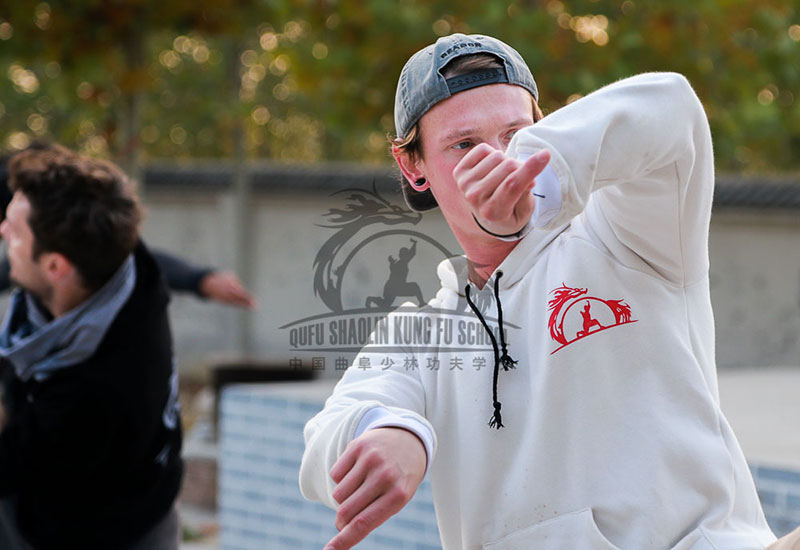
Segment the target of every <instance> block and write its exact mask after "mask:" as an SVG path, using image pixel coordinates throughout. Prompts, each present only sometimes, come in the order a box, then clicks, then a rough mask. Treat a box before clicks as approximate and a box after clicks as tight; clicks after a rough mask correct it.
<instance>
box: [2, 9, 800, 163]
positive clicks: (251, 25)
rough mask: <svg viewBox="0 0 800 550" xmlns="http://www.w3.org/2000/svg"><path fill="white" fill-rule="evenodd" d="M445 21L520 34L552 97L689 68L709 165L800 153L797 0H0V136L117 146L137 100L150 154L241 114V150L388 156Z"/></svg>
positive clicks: (464, 28)
mask: <svg viewBox="0 0 800 550" xmlns="http://www.w3.org/2000/svg"><path fill="white" fill-rule="evenodd" d="M455 31H459V32H466V33H485V34H491V35H494V36H497V37H498V38H501V39H503V40H505V41H506V42H508V43H510V44H511V45H513V46H514V47H516V48H517V49H518V50H519V51H520V53H521V54H522V55H523V57H524V58H525V59H526V60H527V61H528V63H529V65H530V66H531V68H532V70H533V73H534V76H535V77H536V80H537V83H538V85H539V88H540V90H541V95H542V97H541V104H542V107H543V108H544V110H545V111H546V112H547V111H553V110H555V109H557V108H559V107H560V106H562V105H564V104H565V103H567V102H569V101H571V100H573V99H575V98H577V97H579V96H581V95H584V94H586V93H588V92H590V91H591V90H593V89H595V88H597V87H598V86H601V85H603V84H606V83H609V82H612V81H614V80H616V79H618V78H621V77H624V76H627V75H630V74H634V73H637V72H642V71H652V70H673V71H678V72H681V73H683V74H685V75H686V76H687V77H688V78H689V80H690V81H691V82H692V84H693V86H694V87H695V89H696V90H697V92H698V95H699V96H700V97H701V99H702V100H703V102H704V105H705V107H706V110H707V112H708V115H709V118H710V122H711V126H712V131H713V133H714V137H715V147H716V159H717V166H718V168H720V169H724V170H737V171H750V172H752V171H761V172H764V171H788V170H796V169H797V168H798V167H800V155H797V154H796V152H797V151H798V150H800V5H798V2H797V0H792V1H791V2H788V1H782V2H781V1H777V0H761V1H759V2H753V1H744V0H673V1H671V2H657V1H654V0H624V1H619V0H615V1H611V0H575V1H567V0H563V1H560V0H549V1H544V2H539V1H532V0H517V1H513V2H512V1H508V0H507V1H504V2H499V1H497V2H495V1H492V2H473V3H465V2H458V3H457V2H453V1H443V0H435V1H421V0H406V1H404V2H399V1H394V0H282V1H275V0H260V1H246V0H192V1H191V2H189V1H188V0H170V1H168V2H165V1H156V0H126V1H122V0H105V1H104V0H73V1H71V2H66V1H60V2H55V1H53V2H50V3H44V2H42V3H38V4H37V3H35V2H34V3H29V2H9V3H3V4H2V6H0V70H1V71H0V146H3V147H10V148H14V147H20V146H23V145H24V144H25V143H26V142H27V141H29V140H31V139H34V138H37V137H49V138H52V139H56V140H59V141H62V142H64V143H67V144H69V145H72V146H77V147H80V148H82V149H84V150H87V151H89V152H92V153H95V154H104V155H110V156H118V155H119V154H121V148H123V147H125V146H126V143H125V142H124V141H123V140H121V139H120V134H121V133H122V132H123V126H124V125H125V124H126V123H125V113H126V112H133V113H135V118H136V121H135V122H136V124H135V126H134V127H133V128H134V130H135V138H136V143H135V144H134V146H136V147H138V148H139V150H140V152H141V155H142V156H143V157H145V158H158V157H169V158H176V157H177V158H188V157H212V158H220V157H229V156H232V155H234V154H235V148H236V139H235V135H236V133H235V129H236V128H237V127H240V128H241V127H243V129H244V149H245V152H246V155H247V156H248V157H250V158H266V159H292V160H302V161H317V160H357V161H364V162H387V161H388V158H389V157H388V154H387V145H386V135H387V134H388V133H391V132H392V131H393V127H394V124H393V119H392V108H393V102H394V88H395V85H396V82H397V77H398V75H399V72H400V69H401V67H402V65H403V63H404V62H405V60H406V59H407V58H408V57H409V56H410V55H411V54H412V53H413V52H415V51H416V50H418V49H420V48H421V47H423V46H425V45H427V44H429V43H431V42H432V41H434V40H435V39H436V38H437V36H440V35H444V34H449V33H450V32H455ZM131 106H134V107H135V110H133V111H130V108H133V107H131ZM126 109H128V111H126Z"/></svg>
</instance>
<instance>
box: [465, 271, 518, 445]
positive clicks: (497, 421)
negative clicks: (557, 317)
mask: <svg viewBox="0 0 800 550" xmlns="http://www.w3.org/2000/svg"><path fill="white" fill-rule="evenodd" d="M502 276H503V272H502V271H498V272H497V275H495V278H494V296H495V301H496V302H497V325H498V328H499V331H500V345H499V346H498V345H497V339H496V338H495V336H494V333H493V332H492V330H491V328H489V325H488V323H486V319H484V318H483V315H481V312H480V311H479V310H478V308H477V307H476V306H475V304H474V303H473V301H472V299H471V298H470V291H471V288H470V285H469V283H467V286H466V287H465V288H464V294H465V295H466V297H467V304H469V307H470V309H472V312H473V313H474V314H475V316H476V317H477V318H478V320H479V321H480V322H481V324H482V325H483V328H484V330H485V331H486V334H488V335H489V339H490V340H491V341H492V349H493V350H494V374H493V376H492V403H493V405H494V413H493V414H492V418H490V419H489V427H490V428H497V429H498V430H499V429H500V428H502V427H503V417H502V416H501V414H500V409H501V408H502V405H501V403H500V401H498V399H497V378H498V375H499V373H500V366H501V365H502V367H503V370H504V371H508V370H509V369H514V368H516V367H515V366H514V365H516V364H517V361H514V359H512V358H511V356H510V355H509V354H508V350H507V346H506V339H505V335H504V332H505V331H504V329H503V308H502V306H501V305H500V277H502ZM501 348H502V351H503V353H502V355H501V354H500V349H501Z"/></svg>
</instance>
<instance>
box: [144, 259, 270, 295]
mask: <svg viewBox="0 0 800 550" xmlns="http://www.w3.org/2000/svg"><path fill="white" fill-rule="evenodd" d="M152 254H153V257H154V258H155V260H156V262H157V263H158V267H159V268H160V269H161V272H162V273H163V275H164V278H165V279H166V280H167V284H168V285H169V287H170V288H171V289H172V290H179V291H184V292H193V293H195V294H197V295H198V296H201V297H203V298H208V299H210V300H214V301H217V302H220V303H223V304H229V305H233V306H237V307H247V308H252V307H254V306H255V299H254V298H253V296H252V295H251V294H250V292H249V291H248V290H247V289H246V288H245V287H244V285H243V284H242V283H241V281H240V280H239V277H237V275H236V274H235V273H233V272H232V271H216V270H214V269H212V268H210V267H201V266H196V265H193V264H192V263H190V262H188V261H187V260H185V259H183V258H180V257H178V256H175V255H174V254H170V253H168V252H165V251H163V250H153V251H152Z"/></svg>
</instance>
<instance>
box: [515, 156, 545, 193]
mask: <svg viewBox="0 0 800 550" xmlns="http://www.w3.org/2000/svg"><path fill="white" fill-rule="evenodd" d="M548 162H550V151H548V150H547V149H542V150H541V151H538V152H537V153H536V154H535V155H532V156H530V157H529V158H528V159H527V160H526V161H525V162H523V163H522V166H520V167H519V170H518V171H517V173H516V174H514V178H515V179H517V180H518V181H520V182H524V183H529V184H530V185H529V186H530V187H533V185H534V182H535V179H536V176H538V175H539V174H541V173H542V170H544V169H545V167H546V166H547V163H548Z"/></svg>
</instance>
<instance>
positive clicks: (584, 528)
mask: <svg viewBox="0 0 800 550" xmlns="http://www.w3.org/2000/svg"><path fill="white" fill-rule="evenodd" d="M533 548H535V549H536V550H619V549H618V548H617V547H616V546H614V545H613V544H611V543H610V542H609V541H608V539H606V538H605V537H604V536H603V534H602V533H601V532H600V530H599V529H598V528H597V524H595V522H594V516H593V515H592V510H591V509H590V508H584V509H583V510H578V511H577V512H572V513H569V514H564V515H563V516H558V517H555V518H553V519H549V520H547V521H543V522H542V523H537V524H536V525H532V526H530V527H526V528H524V529H520V530H519V531H515V532H513V533H511V534H510V535H506V536H505V537H503V538H501V539H499V540H496V541H494V542H489V543H486V544H484V545H483V550H532V549H533Z"/></svg>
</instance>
